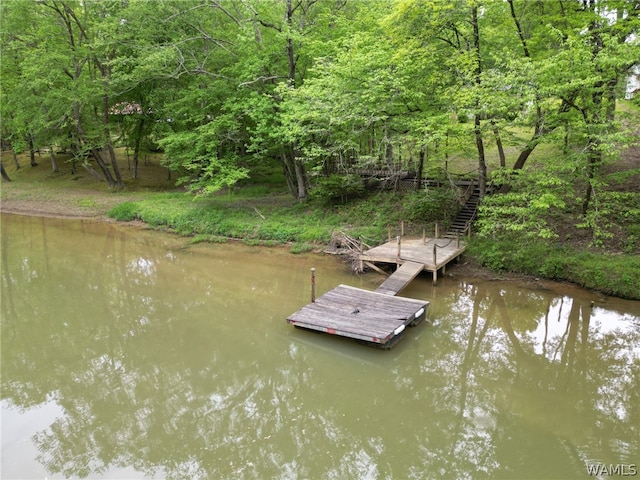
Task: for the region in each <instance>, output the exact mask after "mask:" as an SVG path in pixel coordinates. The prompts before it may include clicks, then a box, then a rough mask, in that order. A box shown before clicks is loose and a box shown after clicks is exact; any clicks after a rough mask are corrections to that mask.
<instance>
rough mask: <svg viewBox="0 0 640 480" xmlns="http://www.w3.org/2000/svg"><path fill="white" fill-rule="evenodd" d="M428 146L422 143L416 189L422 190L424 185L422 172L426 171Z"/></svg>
mask: <svg viewBox="0 0 640 480" xmlns="http://www.w3.org/2000/svg"><path fill="white" fill-rule="evenodd" d="M426 150H427V147H426V146H425V145H422V146H421V147H420V155H419V156H418V172H417V173H416V190H420V188H421V187H422V172H423V171H424V157H425V155H426Z"/></svg>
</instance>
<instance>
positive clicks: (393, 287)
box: [376, 261, 424, 295]
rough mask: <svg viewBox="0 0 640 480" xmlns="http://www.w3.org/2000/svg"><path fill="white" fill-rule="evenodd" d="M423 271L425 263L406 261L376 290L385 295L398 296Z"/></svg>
mask: <svg viewBox="0 0 640 480" xmlns="http://www.w3.org/2000/svg"><path fill="white" fill-rule="evenodd" d="M423 270H424V264H423V263H418V262H411V261H406V262H404V263H403V264H402V266H400V268H398V269H397V270H396V271H395V272H393V273H392V274H391V276H390V277H389V278H387V279H386V280H385V281H384V282H383V283H382V285H380V286H379V287H378V288H377V289H376V292H379V293H384V294H385V295H397V294H398V293H399V292H400V291H401V290H402V289H403V288H404V287H406V286H407V285H408V284H409V282H411V280H413V279H414V278H416V277H417V276H418V274H419V273H420V272H422V271H423Z"/></svg>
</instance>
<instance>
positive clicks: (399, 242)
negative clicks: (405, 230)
mask: <svg viewBox="0 0 640 480" xmlns="http://www.w3.org/2000/svg"><path fill="white" fill-rule="evenodd" d="M401 238H402V237H400V235H398V236H397V237H396V241H397V242H398V255H397V256H398V260H399V259H400V249H401V243H402V240H401Z"/></svg>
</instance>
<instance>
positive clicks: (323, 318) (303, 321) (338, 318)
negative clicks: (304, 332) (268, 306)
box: [287, 285, 429, 349]
mask: <svg viewBox="0 0 640 480" xmlns="http://www.w3.org/2000/svg"><path fill="white" fill-rule="evenodd" d="M428 305H429V302H427V301H424V300H415V299H411V298H402V297H395V296H392V295H388V294H384V293H380V292H371V291H369V290H363V289H361V288H355V287H350V286H347V285H339V286H338V287H336V288H334V289H333V290H331V291H329V292H327V293H325V294H324V295H322V296H321V297H319V298H317V299H316V300H315V301H314V302H312V303H309V304H308V305H306V306H304V307H302V308H301V309H300V310H298V311H297V312H295V313H293V314H292V315H290V316H289V317H288V318H287V322H289V323H290V324H292V325H295V326H296V327H300V328H305V329H308V330H315V331H319V332H325V333H329V334H332V335H339V336H343V337H348V338H353V339H356V340H359V341H362V342H365V343H369V344H372V345H377V346H380V347H381V348H385V349H388V348H391V347H392V346H393V345H395V344H396V343H397V342H398V341H399V340H400V339H401V338H402V335H403V333H404V330H405V328H406V327H407V326H413V325H416V324H417V323H419V322H420V321H422V320H423V319H424V318H425V316H426V309H427V307H428Z"/></svg>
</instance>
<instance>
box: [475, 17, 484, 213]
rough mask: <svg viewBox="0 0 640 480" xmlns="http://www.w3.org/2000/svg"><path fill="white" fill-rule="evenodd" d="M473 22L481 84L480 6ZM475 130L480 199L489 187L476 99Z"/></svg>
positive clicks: (476, 75) (476, 76)
mask: <svg viewBox="0 0 640 480" xmlns="http://www.w3.org/2000/svg"><path fill="white" fill-rule="evenodd" d="M471 23H472V25H473V49H474V51H475V56H476V71H475V82H476V85H477V86H480V84H481V82H482V77H481V75H482V62H481V57H480V29H479V26H478V7H477V5H474V6H473V7H472V8H471ZM473 125H474V128H473V131H474V135H475V137H476V148H477V150H478V189H479V190H480V201H482V199H483V198H484V194H485V191H486V189H487V163H486V160H485V154H484V142H483V140H482V129H481V128H480V101H479V99H476V111H475V115H474V120H473Z"/></svg>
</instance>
